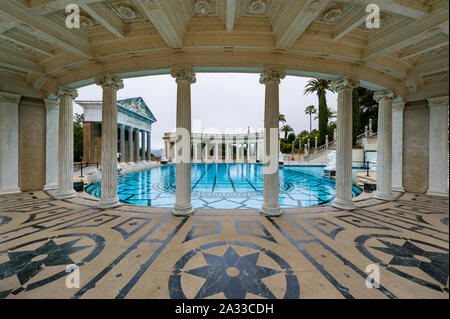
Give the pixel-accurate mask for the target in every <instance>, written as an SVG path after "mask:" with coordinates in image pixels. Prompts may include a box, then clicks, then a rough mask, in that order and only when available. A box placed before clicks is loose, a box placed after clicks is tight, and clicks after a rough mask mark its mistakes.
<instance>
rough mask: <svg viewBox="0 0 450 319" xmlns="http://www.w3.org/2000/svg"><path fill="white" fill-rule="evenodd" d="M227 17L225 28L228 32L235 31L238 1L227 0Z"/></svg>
mask: <svg viewBox="0 0 450 319" xmlns="http://www.w3.org/2000/svg"><path fill="white" fill-rule="evenodd" d="M226 1H227V3H226V7H227V8H226V13H225V14H226V17H225V27H226V30H227V31H228V32H231V31H233V29H234V24H235V22H236V8H237V1H238V0H226Z"/></svg>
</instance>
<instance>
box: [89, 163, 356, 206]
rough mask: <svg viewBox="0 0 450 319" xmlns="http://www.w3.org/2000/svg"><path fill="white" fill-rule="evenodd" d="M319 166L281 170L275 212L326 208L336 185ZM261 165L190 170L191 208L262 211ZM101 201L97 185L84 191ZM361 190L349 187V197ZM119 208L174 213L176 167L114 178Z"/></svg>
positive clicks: (199, 165) (198, 165)
mask: <svg viewBox="0 0 450 319" xmlns="http://www.w3.org/2000/svg"><path fill="white" fill-rule="evenodd" d="M323 169H324V166H280V183H279V190H280V196H279V198H280V201H279V202H280V206H281V207H283V208H292V207H299V206H301V207H306V206H313V205H323V204H328V203H330V202H332V201H333V199H334V196H335V182H334V181H333V180H330V179H328V178H325V177H323V176H322V175H323ZM263 181H264V176H263V165H261V164H244V163H242V164H238V163H234V164H224V163H220V164H206V163H195V164H192V165H191V189H192V196H191V199H192V205H193V206H194V207H195V208H225V209H248V208H261V205H262V202H263V189H264V183H263ZM86 191H87V192H88V193H90V194H91V195H93V196H96V197H99V198H100V197H101V187H100V184H94V185H90V186H88V187H87V189H86ZM360 193H361V190H360V189H359V188H358V187H355V186H354V187H353V197H355V196H357V195H359V194H360ZM118 196H119V199H120V201H121V202H123V203H131V204H136V205H142V206H155V207H173V205H174V204H175V165H166V166H161V167H155V168H151V169H148V170H144V171H139V172H135V173H131V174H127V175H125V176H121V177H120V178H119V185H118Z"/></svg>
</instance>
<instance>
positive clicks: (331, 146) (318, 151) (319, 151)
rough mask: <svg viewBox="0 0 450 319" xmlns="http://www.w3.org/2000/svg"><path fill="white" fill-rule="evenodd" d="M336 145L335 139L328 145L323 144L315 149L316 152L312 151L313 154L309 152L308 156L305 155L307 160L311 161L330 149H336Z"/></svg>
mask: <svg viewBox="0 0 450 319" xmlns="http://www.w3.org/2000/svg"><path fill="white" fill-rule="evenodd" d="M335 146H336V141H335V140H332V141H330V142H328V145H326V144H324V145H321V146H319V147H318V148H316V149H315V150H314V153H311V154H308V155H307V156H305V161H307V162H309V161H311V160H313V159H315V158H318V157H320V156H322V155H324V154H325V153H326V152H327V151H328V150H332V149H334V148H335Z"/></svg>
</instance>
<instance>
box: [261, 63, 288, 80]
mask: <svg viewBox="0 0 450 319" xmlns="http://www.w3.org/2000/svg"><path fill="white" fill-rule="evenodd" d="M285 77H286V71H285V69H284V68H283V67H282V66H279V65H271V66H268V67H267V68H266V69H265V70H264V71H263V72H262V73H261V76H260V78H259V83H261V84H267V83H269V82H272V81H274V82H276V83H280V80H281V79H284V78H285Z"/></svg>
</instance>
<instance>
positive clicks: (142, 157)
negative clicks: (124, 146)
mask: <svg viewBox="0 0 450 319" xmlns="http://www.w3.org/2000/svg"><path fill="white" fill-rule="evenodd" d="M146 145H147V144H146V142H145V131H144V130H141V159H142V161H143V162H145V160H146V158H145V152H146V151H147V148H146Z"/></svg>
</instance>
